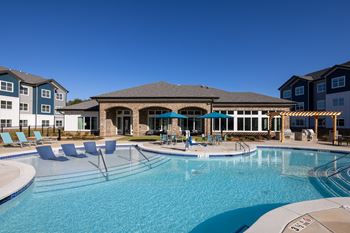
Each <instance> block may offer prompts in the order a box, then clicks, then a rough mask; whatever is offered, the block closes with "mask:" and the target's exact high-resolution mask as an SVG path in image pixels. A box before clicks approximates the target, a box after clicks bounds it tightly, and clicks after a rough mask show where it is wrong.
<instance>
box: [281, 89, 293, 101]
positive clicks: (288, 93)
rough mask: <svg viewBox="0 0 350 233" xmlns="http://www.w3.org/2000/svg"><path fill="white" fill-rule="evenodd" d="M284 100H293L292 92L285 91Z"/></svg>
mask: <svg viewBox="0 0 350 233" xmlns="http://www.w3.org/2000/svg"><path fill="white" fill-rule="evenodd" d="M282 96H283V98H284V99H289V98H291V97H292V91H291V90H285V91H283V95H282Z"/></svg>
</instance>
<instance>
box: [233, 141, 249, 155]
mask: <svg viewBox="0 0 350 233" xmlns="http://www.w3.org/2000/svg"><path fill="white" fill-rule="evenodd" d="M237 146H239V149H240V150H242V149H243V152H244V153H246V152H247V151H248V152H249V153H250V146H249V145H248V144H247V143H245V142H244V141H237V142H236V143H235V150H236V151H237Z"/></svg>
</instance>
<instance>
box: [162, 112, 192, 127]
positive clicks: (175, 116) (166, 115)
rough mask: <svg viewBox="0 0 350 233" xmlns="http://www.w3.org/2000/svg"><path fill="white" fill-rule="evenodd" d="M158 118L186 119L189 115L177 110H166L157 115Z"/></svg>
mask: <svg viewBox="0 0 350 233" xmlns="http://www.w3.org/2000/svg"><path fill="white" fill-rule="evenodd" d="M156 118H160V119H168V120H169V119H186V118H188V117H187V116H184V115H181V114H178V113H176V112H166V113H163V114H160V115H157V116H156ZM170 125H171V123H170Z"/></svg>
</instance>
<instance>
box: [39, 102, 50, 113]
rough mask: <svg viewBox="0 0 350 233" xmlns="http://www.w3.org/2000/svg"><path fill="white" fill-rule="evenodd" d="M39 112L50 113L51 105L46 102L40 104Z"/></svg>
mask: <svg viewBox="0 0 350 233" xmlns="http://www.w3.org/2000/svg"><path fill="white" fill-rule="evenodd" d="M41 112H42V113H51V106H50V105H47V104H42V105H41Z"/></svg>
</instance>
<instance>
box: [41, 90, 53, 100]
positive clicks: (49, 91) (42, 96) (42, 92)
mask: <svg viewBox="0 0 350 233" xmlns="http://www.w3.org/2000/svg"><path fill="white" fill-rule="evenodd" d="M44 91H47V92H48V93H50V94H49V95H50V97H47V96H44V95H43V94H44ZM41 98H45V99H51V90H48V89H41Z"/></svg>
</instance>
